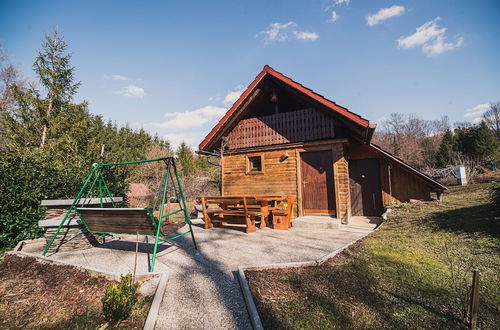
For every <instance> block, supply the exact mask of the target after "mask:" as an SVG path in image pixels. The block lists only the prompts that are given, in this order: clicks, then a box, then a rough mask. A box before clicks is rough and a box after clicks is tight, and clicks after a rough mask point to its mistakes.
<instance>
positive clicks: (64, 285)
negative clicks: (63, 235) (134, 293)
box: [0, 255, 150, 329]
mask: <svg viewBox="0 0 500 330" xmlns="http://www.w3.org/2000/svg"><path fill="white" fill-rule="evenodd" d="M111 283H113V282H112V281H109V280H107V279H106V278H104V277H96V276H90V275H89V274H88V273H87V272H86V271H82V270H79V269H77V268H75V267H72V266H61V265H54V264H45V263H40V262H38V261H36V259H34V258H20V257H17V256H11V255H8V256H6V257H5V258H3V260H1V261H0V328H2V329H21V328H23V329H24V328H28V329H97V328H99V327H100V326H102V325H103V324H104V323H105V320H104V319H103V316H102V313H101V311H102V304H101V296H102V294H103V292H104V290H105V288H106V286H107V285H109V284H111ZM149 301H150V298H147V299H144V298H142V299H141V301H140V302H139V303H137V304H136V306H135V308H134V311H133V314H132V315H131V316H130V317H129V318H128V319H127V320H125V321H123V322H121V323H120V324H119V325H117V328H121V329H141V328H142V326H143V324H144V321H145V319H146V317H147V313H148V311H149V304H150V303H149ZM108 329H109V328H108Z"/></svg>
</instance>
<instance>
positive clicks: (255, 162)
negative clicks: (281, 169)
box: [247, 156, 262, 173]
mask: <svg viewBox="0 0 500 330" xmlns="http://www.w3.org/2000/svg"><path fill="white" fill-rule="evenodd" d="M247 169H248V170H247V172H248V173H257V172H262V156H254V157H248V167H247Z"/></svg>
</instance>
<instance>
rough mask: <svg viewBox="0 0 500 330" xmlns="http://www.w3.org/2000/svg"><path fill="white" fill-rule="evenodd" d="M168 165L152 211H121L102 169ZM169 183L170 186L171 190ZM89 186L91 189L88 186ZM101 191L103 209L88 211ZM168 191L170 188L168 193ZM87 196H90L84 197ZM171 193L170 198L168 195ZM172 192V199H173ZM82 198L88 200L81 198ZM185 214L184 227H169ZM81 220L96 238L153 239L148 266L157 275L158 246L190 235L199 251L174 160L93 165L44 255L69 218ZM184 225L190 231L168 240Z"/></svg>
mask: <svg viewBox="0 0 500 330" xmlns="http://www.w3.org/2000/svg"><path fill="white" fill-rule="evenodd" d="M160 161H163V162H164V163H165V172H164V174H163V176H162V179H161V182H160V186H159V188H158V193H157V194H156V197H155V199H154V203H153V206H152V208H149V207H144V208H120V207H117V205H116V203H115V202H114V201H113V197H112V195H111V192H110V191H109V188H108V185H107V183H106V180H105V179H104V175H103V168H104V167H108V166H118V165H130V164H140V163H148V162H160ZM91 181H92V183H91V184H90V182H91ZM169 183H171V185H170V186H169ZM89 184H90V185H89ZM96 184H97V187H98V189H99V199H100V207H97V208H91V207H86V205H87V204H88V201H90V198H91V194H92V191H93V189H94V188H97V187H96ZM169 187H170V188H171V189H170V190H169ZM85 192H86V193H87V194H86V195H85ZM169 192H170V194H169ZM172 192H173V196H170V195H171V194H172ZM104 193H105V194H107V196H108V198H109V199H110V200H111V204H112V206H113V207H111V208H105V207H104V203H103V197H104ZM82 196H86V197H84V198H82ZM172 198H173V199H174V203H173V204H178V205H179V209H177V210H174V211H170V210H169V208H170V205H171V199H172ZM155 212H158V217H157V218H155V216H154V213H155ZM180 212H183V219H184V220H183V222H181V223H169V222H168V220H169V217H171V216H173V215H175V214H177V213H180ZM76 216H77V217H78V218H79V219H78V220H79V221H80V222H81V224H82V225H83V226H84V229H85V230H87V231H89V232H91V233H97V234H102V235H106V234H134V235H135V234H137V235H145V236H154V237H155V241H154V248H153V256H152V258H151V262H150V264H149V271H151V272H152V271H154V266H155V261H156V255H157V251H158V244H159V243H162V242H166V241H170V240H173V239H176V238H179V237H181V236H184V235H186V234H188V233H190V234H191V239H192V240H193V245H194V247H195V249H196V250H198V247H197V245H196V240H195V238H194V233H193V228H192V224H191V219H190V217H189V213H188V211H187V205H186V199H185V197H184V193H183V192H182V187H181V182H180V179H179V175H178V173H177V168H176V166H175V160H174V158H173V157H165V158H155V159H147V160H137V161H130V162H121V163H107V164H94V165H93V166H92V171H91V172H90V174H89V175H88V177H87V179H86V180H85V183H84V184H83V186H82V188H81V189H80V191H79V193H78V195H77V196H76V197H75V199H74V200H73V203H72V204H71V206H70V208H69V209H68V211H67V212H66V214H65V216H64V218H63V219H62V221H61V223H60V224H59V226H58V227H57V230H56V232H55V233H54V235H53V236H52V238H51V239H50V241H49V243H48V244H47V246H46V247H45V249H44V251H43V255H44V256H45V254H46V253H47V251H49V248H50V246H51V245H52V244H53V243H54V240H55V238H56V237H57V235H58V234H59V232H60V231H61V228H62V227H63V226H64V224H65V223H66V221H67V220H68V219H70V217H76ZM185 224H187V225H188V230H187V231H185V232H183V233H180V234H177V235H175V236H173V237H168V235H170V234H172V233H174V232H176V231H177V230H178V229H180V228H182V227H183V226H184V225H185Z"/></svg>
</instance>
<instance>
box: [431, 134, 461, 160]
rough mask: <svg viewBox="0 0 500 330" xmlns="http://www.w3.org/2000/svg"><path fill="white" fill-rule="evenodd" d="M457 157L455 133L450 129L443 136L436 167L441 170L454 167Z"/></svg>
mask: <svg viewBox="0 0 500 330" xmlns="http://www.w3.org/2000/svg"><path fill="white" fill-rule="evenodd" d="M456 156H457V153H456V143H455V138H454V137H453V133H452V132H451V131H450V130H449V129H448V130H446V132H445V133H444V135H443V139H442V140H441V144H440V145H439V150H438V153H437V155H436V165H437V167H439V168H443V167H447V166H449V165H453V162H454V161H455V159H456Z"/></svg>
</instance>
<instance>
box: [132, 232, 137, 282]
mask: <svg viewBox="0 0 500 330" xmlns="http://www.w3.org/2000/svg"><path fill="white" fill-rule="evenodd" d="M138 251H139V232H137V240H136V241H135V260H134V274H133V275H132V283H134V282H135V270H136V268H137V252H138Z"/></svg>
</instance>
